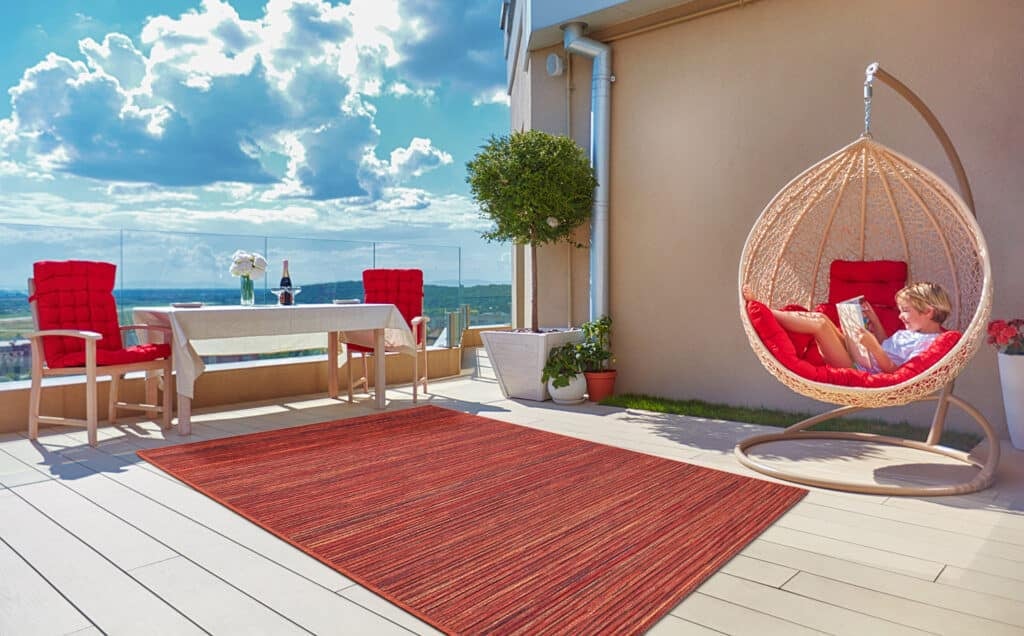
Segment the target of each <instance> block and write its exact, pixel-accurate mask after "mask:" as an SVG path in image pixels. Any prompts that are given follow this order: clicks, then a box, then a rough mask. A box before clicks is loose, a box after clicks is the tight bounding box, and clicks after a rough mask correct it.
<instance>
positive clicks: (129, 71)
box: [78, 33, 146, 89]
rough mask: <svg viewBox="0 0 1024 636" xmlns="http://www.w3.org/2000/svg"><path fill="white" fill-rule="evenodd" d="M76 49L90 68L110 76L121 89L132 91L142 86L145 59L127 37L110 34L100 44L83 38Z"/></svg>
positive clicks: (144, 73) (144, 74) (144, 75)
mask: <svg viewBox="0 0 1024 636" xmlns="http://www.w3.org/2000/svg"><path fill="white" fill-rule="evenodd" d="M78 47H79V49H80V50H81V51H82V54H83V55H85V57H86V60H87V61H88V63H89V67H90V68H92V69H93V70H94V71H98V72H102V73H106V74H108V75H110V76H111V77H113V78H114V79H116V80H117V81H118V83H119V84H120V85H121V87H122V88H124V89H134V88H138V87H139V86H141V85H142V81H143V79H145V77H146V58H145V56H143V55H142V53H141V52H140V51H139V50H138V49H137V48H135V44H134V43H132V41H131V38H129V37H128V36H126V35H122V34H120V33H110V34H108V35H107V36H106V37H105V38H103V43H102V44H98V43H97V42H96V41H95V40H93V39H92V38H85V39H84V40H82V41H81V42H79V45H78Z"/></svg>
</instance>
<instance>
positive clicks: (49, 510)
mask: <svg viewBox="0 0 1024 636" xmlns="http://www.w3.org/2000/svg"><path fill="white" fill-rule="evenodd" d="M91 478H92V479H102V477H99V476H94V477H91ZM18 495H20V496H21V497H22V498H23V499H25V500H26V501H28V503H29V504H31V505H32V506H33V507H34V508H36V509H37V510H39V511H40V512H42V513H43V514H44V515H46V516H47V517H49V518H50V519H52V520H53V521H54V522H55V523H57V524H60V525H61V526H62V527H63V528H64V529H65V530H67V531H68V532H70V533H72V534H74V535H75V536H76V537H78V538H79V539H80V540H82V541H84V542H86V543H87V544H89V545H90V546H91V547H92V548H93V549H94V550H98V551H99V552H100V553H102V554H103V555H104V556H105V557H106V558H107V559H109V560H110V561H112V562H113V563H114V565H116V566H118V567H119V568H121V569H123V570H132V569H134V568H137V567H139V566H142V565H146V564H149V563H156V562H157V561H163V560H165V559H169V558H171V557H173V556H175V553H174V552H173V551H171V550H169V549H168V548H167V547H166V546H164V545H162V544H160V543H159V542H157V541H155V540H154V539H153V538H152V537H150V536H148V535H146V534H144V533H142V532H139V531H138V530H137V529H136V528H133V527H131V526H130V525H128V524H126V523H125V522H124V521H122V520H121V519H118V518H117V517H115V516H114V515H112V514H110V513H109V512H107V511H106V510H103V509H102V508H100V507H98V506H96V505H95V504H93V503H92V502H91V501H89V500H87V499H85V498H83V497H81V496H80V495H78V494H76V493H75V492H74V491H73V490H71V489H70V488H67V487H65V486H63V485H61V484H60V483H58V482H57V481H56V480H47V481H45V482H41V483H37V484H31V485H27V486H22V487H21V488H18Z"/></svg>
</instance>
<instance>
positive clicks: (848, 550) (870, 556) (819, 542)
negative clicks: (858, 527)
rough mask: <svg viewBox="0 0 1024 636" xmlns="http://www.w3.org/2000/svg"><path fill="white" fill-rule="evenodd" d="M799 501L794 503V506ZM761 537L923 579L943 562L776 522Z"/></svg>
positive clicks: (938, 570) (931, 577)
mask: <svg viewBox="0 0 1024 636" xmlns="http://www.w3.org/2000/svg"><path fill="white" fill-rule="evenodd" d="M797 507H799V504H798V505H797V506H796V507H794V508H793V509H794V510H795V509H796V508H797ZM760 538H761V539H764V540H765V541H771V542H772V543H778V544H781V545H787V546H790V547H792V548H797V549H799V550H804V551H807V552H813V553H815V554H821V555H825V556H834V557H838V558H840V559H845V560H847V561H852V562H853V563H862V564H864V565H870V566H874V567H878V568H882V569H887V570H890V571H892V572H898V573H901V574H907V575H909V576H913V577H916V578H919V579H923V580H925V581H934V580H935V579H936V577H938V576H939V573H941V572H942V567H943V564H942V563H938V562H936V561H929V560H926V559H920V558H917V557H912V556H906V555H903V554H898V553H895V552H887V551H885V550H881V549H879V548H876V547H872V546H865V545H861V544H859V543H849V542H847V541H844V540H842V539H841V538H838V537H828V536H823V535H821V534H816V533H813V532H805V531H801V530H793V529H792V528H787V527H784V526H782V525H780V524H779V522H776V524H775V525H773V526H772V527H770V528H768V529H767V530H765V531H764V532H763V533H761V536H760Z"/></svg>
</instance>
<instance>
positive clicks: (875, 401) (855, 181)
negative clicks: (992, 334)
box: [735, 63, 999, 496]
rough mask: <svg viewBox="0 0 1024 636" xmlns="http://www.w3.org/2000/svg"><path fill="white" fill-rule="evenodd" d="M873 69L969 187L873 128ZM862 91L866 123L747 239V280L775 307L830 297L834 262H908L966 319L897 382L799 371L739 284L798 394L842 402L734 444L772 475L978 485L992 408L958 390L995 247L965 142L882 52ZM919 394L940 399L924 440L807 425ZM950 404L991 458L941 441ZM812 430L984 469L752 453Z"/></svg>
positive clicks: (912, 274) (988, 290) (799, 181)
mask: <svg viewBox="0 0 1024 636" xmlns="http://www.w3.org/2000/svg"><path fill="white" fill-rule="evenodd" d="M875 79H878V80H881V81H883V82H884V83H886V84H887V85H889V86H890V87H892V88H893V89H894V90H896V91H897V92H898V93H899V94H900V95H901V96H903V97H904V98H905V99H907V101H909V102H910V103H911V104H912V105H913V106H914V107H915V108H916V109H917V110H918V112H919V113H921V115H922V116H923V117H924V118H925V120H926V121H927V122H928V124H929V125H930V126H931V128H932V130H933V131H934V132H935V134H936V135H937V136H938V137H939V139H940V141H941V142H942V145H943V147H944V149H945V150H946V154H947V156H948V157H949V160H950V162H951V163H952V164H953V167H954V171H955V172H956V176H957V180H958V181H959V183H960V192H961V194H959V195H958V194H957V193H956V191H954V190H953V189H952V188H951V187H950V186H949V185H948V184H946V183H945V182H944V181H942V179H940V178H939V177H937V176H936V175H934V174H933V173H932V172H930V171H929V170H927V169H926V168H924V167H922V166H921V165H919V164H917V163H915V162H914V161H912V160H910V159H908V158H907V157H904V156H903V155H901V154H899V153H897V152H896V151H894V150H892V149H890V148H887V147H886V146H884V145H882V144H880V143H878V142H877V141H875V140H874V139H872V137H871V132H870V125H871V93H872V86H873V82H874V80H875ZM864 102H865V130H864V134H863V135H862V136H861V137H860V138H858V139H857V140H856V141H854V142H853V143H851V144H850V145H848V146H846V147H845V148H843V149H841V150H839V151H838V152H836V153H835V154H833V155H831V156H829V157H827V158H825V159H824V160H822V161H821V162H819V163H818V164H816V165H814V166H812V167H811V168H809V169H808V170H806V171H805V172H804V173H803V174H801V175H799V176H798V177H796V178H795V179H793V180H792V181H791V182H790V183H789V184H787V185H786V186H785V187H784V188H783V189H782V190H781V191H780V192H779V193H778V194H776V195H775V197H774V198H773V199H772V200H771V202H770V203H769V204H768V205H767V206H766V207H765V209H764V211H763V212H762V213H761V216H760V217H759V218H758V220H757V222H756V223H755V224H754V227H753V228H752V229H751V231H750V235H749V236H748V238H747V241H746V244H745V245H744V248H743V254H742V257H741V260H740V269H739V289H740V290H742V289H743V287H744V286H745V285H748V286H749V287H750V288H751V289H752V291H753V292H754V296H755V297H756V298H758V299H760V300H762V301H763V302H764V303H765V304H766V305H768V306H769V307H782V306H784V305H787V304H791V303H792V304H799V305H802V306H805V307H814V306H815V305H816V304H817V303H818V302H821V301H823V300H825V298H824V294H826V293H827V288H828V273H829V265H830V263H832V261H834V260H838V259H842V260H860V261H872V260H881V259H889V260H897V261H904V262H905V263H907V266H908V280H909V281H920V280H926V281H931V282H936V283H939V284H941V285H942V286H943V287H944V288H945V289H946V290H947V291H948V292H949V295H950V299H951V300H952V302H953V311H952V313H951V315H950V317H949V318H948V319H947V321H946V324H945V326H946V328H948V329H956V330H959V331H960V332H961V333H962V337H961V338H960V340H959V341H958V342H957V344H956V345H955V346H954V347H953V348H952V349H951V350H950V351H949V352H948V353H947V354H946V355H945V356H943V357H942V358H941V359H939V360H938V362H936V363H935V364H934V365H932V366H931V367H929V368H928V369H926V370H925V371H923V372H922V373H920V374H918V375H917V376H915V377H913V378H911V379H909V380H906V381H903V382H901V383H899V384H895V385H892V386H887V387H882V388H857V387H851V386H837V385H832V384H825V383H822V382H815V381H811V380H808V379H806V378H805V377H802V376H801V375H798V374H796V373H794V372H793V371H791V370H790V369H789V368H787V367H786V366H784V365H783V364H781V363H780V362H779V360H777V359H776V358H775V356H774V355H773V354H772V353H771V351H769V349H768V348H767V347H766V346H765V344H764V343H763V342H762V340H761V338H760V336H759V335H758V333H757V332H756V331H755V329H754V326H753V325H752V323H751V320H750V317H749V316H748V313H747V311H746V304H745V302H744V300H743V298H742V295H741V297H740V308H741V311H740V315H741V317H742V321H743V328H744V330H745V331H746V333H747V337H748V338H749V340H750V345H751V347H752V348H753V350H754V352H755V353H756V355H757V357H758V359H759V360H760V361H761V363H762V364H763V365H764V366H765V368H766V369H767V370H768V371H769V372H770V373H771V374H772V375H774V376H775V377H776V378H778V379H779V380H780V381H781V382H782V383H783V384H785V385H786V386H788V387H789V388H791V389H793V390H794V391H796V392H797V393H800V394H802V395H805V396H807V397H811V398H814V399H817V400H821V401H824V402H830V403H833V404H837V405H843V406H842V407H841V408H838V409H835V410H832V411H830V412H828V413H824V414H821V415H818V416H815V417H812V418H809V419H807V420H804V421H802V422H799V423H797V424H794V425H793V426H790V427H789V428H787V429H785V430H784V431H783V432H782V433H773V434H767V435H757V436H754V437H751V438H747V439H744V440H742V441H741V442H740V443H739V444H738V445H737V446H736V449H735V453H736V456H737V457H738V459H739V460H740V461H741V462H742V463H743V464H744V465H746V466H748V467H750V468H753V469H755V470H757V471H759V472H762V473H764V474H767V475H771V476H774V477H778V478H781V479H785V480H788V481H795V482H799V483H804V484H808V485H812V486H821V487H825V488H833V489H838V490H846V491H850V492H862V493H872V494H889V495H913V496H927V495H949V494H961V493H967V492H973V491H976V490H981V489H983V488H986V487H988V486H989V485H991V483H992V481H993V479H994V475H995V469H996V465H997V463H998V461H999V440H998V438H997V437H996V435H995V433H994V432H993V430H992V427H991V426H990V425H989V423H988V421H987V420H986V419H985V418H984V416H982V414H981V413H980V412H979V411H978V410H977V409H975V408H974V407H972V406H971V405H970V404H968V403H966V402H965V401H963V400H962V399H960V398H958V397H956V396H954V395H953V393H952V391H953V382H954V380H955V379H956V377H957V374H959V373H960V371H961V370H962V369H963V368H964V366H965V365H966V364H967V362H968V361H969V360H970V359H971V357H972V356H973V355H974V353H975V352H976V351H977V349H978V346H979V345H980V343H981V341H982V338H983V337H984V335H985V330H986V325H987V322H988V317H989V312H990V310H991V301H992V286H991V282H990V279H991V272H990V265H989V259H988V252H987V248H986V246H985V239H984V237H983V236H982V234H981V230H980V229H979V227H978V224H977V222H976V221H975V218H974V213H973V201H972V197H971V192H970V186H969V185H968V183H967V178H966V175H965V173H964V170H963V167H962V166H961V164H960V160H959V158H958V156H957V154H956V150H955V149H954V148H953V145H952V143H950V141H949V138H948V136H947V135H946V133H945V131H943V129H942V127H941V125H939V123H938V121H937V120H936V118H935V116H934V115H933V114H932V113H931V111H930V110H928V108H927V107H926V106H925V105H924V103H923V102H921V100H920V99H919V98H918V97H917V96H916V95H914V93H913V92H911V91H910V89H908V88H907V87H906V86H904V85H903V84H902V83H900V82H899V81H898V80H896V79H895V78H894V77H893V76H892V75H890V74H888V73H886V72H885V71H883V70H882V69H881V68H879V67H878V64H877V63H876V64H872V65H870V66H869V67H868V69H867V78H866V81H865V84H864ZM961 195H962V196H961ZM921 400H936V401H937V402H938V406H937V409H936V412H935V416H934V418H933V420H932V425H931V429H930V431H929V434H928V438H927V440H926V441H925V442H916V441H909V440H904V439H898V438H894V437H889V436H883V435H874V434H865V433H847V432H824V431H808V430H805V429H807V428H809V427H811V426H814V425H815V424H818V423H820V422H823V421H825V420H828V419H832V418H835V417H839V416H843V415H849V414H851V413H854V412H857V411H860V410H863V409H868V408H879V407H888V406H898V405H904V404H909V403H911V402H916V401H921ZM950 404H953V405H955V406H957V407H959V408H961V409H962V410H964V411H965V412H966V413H967V414H969V415H970V416H971V417H972V418H973V419H974V420H975V421H976V422H977V424H978V425H979V426H980V427H981V429H982V430H983V431H984V434H985V437H986V438H987V440H988V449H987V457H985V458H984V461H980V460H978V459H976V458H975V457H973V456H972V455H970V454H968V453H964V452H960V451H957V450H954V449H950V448H946V447H943V446H940V445H939V437H940V436H941V434H942V429H943V424H944V421H945V417H946V412H947V409H948V406H949V405H950ZM804 439H846V440H849V439H853V440H861V441H865V442H880V443H884V444H892V445H898V446H904V447H910V448H914V449H918V450H922V451H928V452H932V453H937V454H940V455H944V456H947V457H951V458H954V459H958V460H960V461H962V462H964V463H966V464H969V465H970V466H972V467H974V468H976V469H977V470H976V471H972V472H973V473H974V476H973V478H972V479H970V480H969V481H967V482H964V483H956V484H950V485H945V484H943V485H930V486H913V485H900V484H871V483H858V482H849V481H844V480H838V479H829V478H819V477H812V476H807V475H804V474H801V473H799V472H796V471H789V470H783V469H781V468H778V467H777V466H772V465H769V464H766V463H763V462H761V461H758V460H756V459H754V458H752V457H751V456H750V455H749V454H748V450H749V449H750V448H751V447H753V446H755V445H758V444H763V443H766V442H774V441H782V440H804Z"/></svg>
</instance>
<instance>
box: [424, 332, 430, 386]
mask: <svg viewBox="0 0 1024 636" xmlns="http://www.w3.org/2000/svg"><path fill="white" fill-rule="evenodd" d="M423 330H424V331H426V327H424V328H423ZM427 359H428V356H427V336H426V334H423V392H424V393H426V392H427V382H429V381H430V372H429V371H428V366H427Z"/></svg>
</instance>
